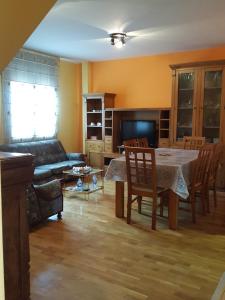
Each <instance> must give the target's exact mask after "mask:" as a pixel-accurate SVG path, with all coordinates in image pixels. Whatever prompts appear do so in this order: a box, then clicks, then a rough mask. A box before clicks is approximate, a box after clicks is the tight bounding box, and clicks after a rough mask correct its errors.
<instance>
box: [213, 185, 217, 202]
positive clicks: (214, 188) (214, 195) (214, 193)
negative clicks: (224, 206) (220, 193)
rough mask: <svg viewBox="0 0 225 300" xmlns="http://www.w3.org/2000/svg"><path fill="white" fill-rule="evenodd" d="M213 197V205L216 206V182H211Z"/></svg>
mask: <svg viewBox="0 0 225 300" xmlns="http://www.w3.org/2000/svg"><path fill="white" fill-rule="evenodd" d="M213 199H214V207H217V193H216V183H214V184H213Z"/></svg>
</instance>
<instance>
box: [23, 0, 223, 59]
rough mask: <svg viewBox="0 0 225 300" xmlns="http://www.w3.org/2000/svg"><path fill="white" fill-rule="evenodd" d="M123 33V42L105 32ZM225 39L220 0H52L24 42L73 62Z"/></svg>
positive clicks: (204, 45) (204, 44) (194, 46)
mask: <svg viewBox="0 0 225 300" xmlns="http://www.w3.org/2000/svg"><path fill="white" fill-rule="evenodd" d="M118 31H123V32H126V33H127V34H128V36H129V37H128V39H127V42H126V46H125V47H123V48H122V49H117V48H115V47H113V46H111V44H110V38H109V33H112V32H118ZM222 44H225V0H113V1H111V0H80V1H78V0H58V1H57V3H56V4H55V6H54V7H53V8H52V9H51V11H50V12H49V13H48V15H47V16H46V17H45V19H44V20H43V21H42V22H41V24H40V25H39V26H38V28H37V29H36V30H35V32H34V33H33V34H32V35H31V36H30V38H29V39H28V40H27V42H26V43H25V45H24V46H25V47H26V48H31V49H35V50H39V51H42V52H47V53H51V54H55V55H58V56H60V57H64V58H68V59H71V60H75V61H83V60H88V61H96V60H97V61H99V60H111V59H119V58H127V57H133V56H143V55H152V54H158V53H168V52H175V51H183V50H191V49H200V48H208V47H215V46H218V45H222Z"/></svg>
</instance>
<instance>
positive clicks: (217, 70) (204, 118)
mask: <svg viewBox="0 0 225 300" xmlns="http://www.w3.org/2000/svg"><path fill="white" fill-rule="evenodd" d="M170 67H171V69H172V75H173V87H172V118H171V119H172V122H173V124H172V136H171V138H172V140H171V142H172V144H174V145H177V146H179V145H181V141H182V139H183V136H204V137H206V140H207V142H210V143H216V142H219V141H220V142H225V130H224V126H225V99H224V98H225V97H224V95H225V61H212V62H198V63H189V64H181V65H171V66H170Z"/></svg>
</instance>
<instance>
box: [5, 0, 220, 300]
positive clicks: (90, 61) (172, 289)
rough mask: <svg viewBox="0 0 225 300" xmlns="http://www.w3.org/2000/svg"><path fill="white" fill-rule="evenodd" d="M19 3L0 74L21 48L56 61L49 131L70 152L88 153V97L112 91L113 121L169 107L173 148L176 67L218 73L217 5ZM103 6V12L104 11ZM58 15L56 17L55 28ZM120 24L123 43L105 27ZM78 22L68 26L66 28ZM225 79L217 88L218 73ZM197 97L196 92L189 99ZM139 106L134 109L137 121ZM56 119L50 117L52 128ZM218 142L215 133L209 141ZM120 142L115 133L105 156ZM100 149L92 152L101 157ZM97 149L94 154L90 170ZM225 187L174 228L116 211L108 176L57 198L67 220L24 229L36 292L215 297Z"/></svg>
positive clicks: (11, 15)
mask: <svg viewBox="0 0 225 300" xmlns="http://www.w3.org/2000/svg"><path fill="white" fill-rule="evenodd" d="M23 2H24V5H22V4H21V3H20V4H15V3H13V1H6V2H5V3H4V7H3V10H2V14H3V15H2V16H1V20H3V24H2V25H1V36H2V40H3V41H4V43H2V46H1V47H2V48H1V58H0V66H1V76H2V78H3V79H4V72H5V70H6V69H7V66H8V65H9V63H10V62H11V61H12V60H13V58H15V55H16V54H18V53H19V52H18V51H19V50H20V49H22V48H25V51H28V53H29V51H30V52H31V53H32V54H34V55H35V53H38V54H40V53H41V55H43V56H44V55H46V57H49V58H50V59H51V58H52V57H53V58H54V59H56V61H57V66H58V67H57V68H56V69H57V70H58V87H57V91H58V101H59V102H58V106H57V109H58V111H57V113H56V115H57V130H56V134H55V135H54V138H57V140H59V141H60V142H61V143H62V145H63V147H64V149H65V151H66V153H71V152H72V153H85V152H86V154H87V155H88V156H89V153H87V149H86V148H87V146H86V136H85V135H86V129H87V128H86V127H87V126H88V125H89V124H87V121H86V115H85V113H84V112H85V109H86V108H85V97H83V95H87V94H88V95H92V94H93V95H94V94H95V93H100V94H104V93H111V94H115V98H114V104H113V106H112V107H110V106H109V108H110V109H112V113H113V116H114V121H113V122H114V123H115V122H116V121H115V120H118V119H116V118H118V116H120V117H119V118H121V120H122V118H123V114H124V115H125V112H126V113H127V114H128V113H129V112H132V113H130V115H132V114H134V113H133V112H141V111H142V110H144V111H145V113H146V114H148V113H149V114H151V113H152V111H155V110H156V111H157V110H161V109H167V110H170V111H171V112H172V113H171V117H170V122H171V124H170V127H169V130H170V131H169V136H168V144H167V146H166V148H169V147H170V146H174V148H177V147H178V148H179V145H178V144H179V142H180V141H178V140H177V141H175V140H176V134H177V133H176V132H175V129H174V128H175V127H176V126H175V119H176V117H175V114H174V111H175V106H174V105H175V104H174V98H175V97H174V95H175V91H174V89H176V83H175V80H174V78H175V75H174V74H175V73H176V72H178V73H179V72H180V70H182V69H184V68H186V72H187V70H188V69H189V70H193V68H195V69H196V70H198V73H196V74H197V76H198V84H199V82H200V81H201V76H202V72H203V71H202V70H207V68H209V69H210V70H215V69H216V68H218V69H219V70H222V71H221V72H224V60H225V40H224V37H223V28H224V26H223V25H224V24H223V19H224V4H223V1H220V0H217V1H214V3H212V1H209V0H207V4H206V3H205V2H203V1H192V2H189V3H186V2H182V3H181V2H180V1H175V0H173V1H172V0H171V1H170V4H169V5H168V3H165V1H160V3H158V4H157V3H155V2H154V1H145V0H143V1H130V2H129V1H120V2H119V1H118V2H116V3H110V1H106V3H102V1H97V0H96V1H51V0H48V1H46V2H45V4H40V3H39V1H33V3H29V2H30V1H25V0H24V1H23ZM140 2H141V4H140ZM178 2H179V3H178ZM116 5H118V8H116ZM151 6H153V7H154V9H152V10H151ZM100 8H101V9H102V11H103V9H104V12H105V14H102V15H104V17H102V18H100V11H101V9H100ZM107 9H108V11H109V13H108V14H107V13H106V11H107ZM76 10H77V13H76ZM89 10H90V11H89ZM48 11H49V12H48ZM3 12H4V13H3ZM35 12H36V13H35ZM45 15H46V16H45ZM106 16H107V17H106ZM149 16H150V17H149ZM54 17H55V18H56V19H55V20H56V21H57V22H59V21H60V22H61V23H60V22H59V23H58V26H59V27H56V25H55V23H54ZM116 17H117V19H116V20H115V21H114V22H113V18H116ZM10 19H11V20H13V22H12V23H9V20H10ZM42 19H43V21H42V22H41V20H42ZM148 19H149V20H148ZM67 21H68V23H67ZM40 22H41V23H40ZM73 22H74V23H73ZM39 23H40V24H39ZM119 23H121V24H119ZM16 24H17V25H16ZM48 25H49V27H48ZM110 25H111V28H109V27H110ZM112 25H114V26H112ZM115 25H123V28H122V29H121V30H122V33H126V36H125V45H124V47H122V48H121V49H116V48H115V45H112V40H111V39H112V37H111V36H110V33H112V32H116V31H112V30H115V28H116V26H115ZM16 26H18V27H17V28H18V30H17V29H16V30H15V28H16ZM73 26H74V28H76V30H75V29H74V31H75V33H74V35H71V36H69V33H71V32H73V29H72V28H73ZM79 26H80V27H79ZM107 26H108V27H107ZM46 28H47V30H49V31H48V32H47V31H45V30H46ZM54 28H55V29H54ZM194 28H195V30H194ZM55 30H56V31H55ZM63 30H65V32H64V35H65V36H64V38H65V39H64V40H63V37H62V35H63ZM85 30H86V36H85ZM17 31H18V32H17ZM79 31H80V32H81V33H82V34H81V33H79ZM11 36H13V39H14V40H13V42H12V39H11V38H10V37H11ZM48 39H49V43H47V40H48ZM66 39H67V40H66ZM73 39H74V41H73ZM71 41H72V42H71ZM7 42H8V44H7ZM95 43H96V44H95ZM3 44H4V45H3ZM56 44H58V47H56ZM64 45H65V47H64ZM66 47H67V50H68V52H65V48H66ZM82 47H83V48H82ZM85 47H86V49H85ZM73 48H74V49H73ZM22 51H23V50H22ZM76 51H77V52H76ZM213 68H214V69H213ZM199 70H200V71H199ZM191 72H192V71H191ZM178 73H176V74H178ZM222 80H223V81H222V86H224V76H223V79H222ZM3 81H4V80H3ZM3 81H2V82H3ZM199 85H200V84H199ZM1 89H4V82H3V83H2V87H1ZM201 93H202V91H200V90H198V92H197V95H196V96H195V97H196V99H197V98H200V97H202V96H201ZM3 95H4V91H3ZM172 95H173V96H172ZM221 97H222V98H221V99H222V100H221V127H220V141H221V142H224V141H225V135H224V123H223V122H224V120H225V116H224V112H222V106H223V105H224V101H225V100H224V91H223V93H222V96H221ZM3 98H4V96H2V95H1V114H2V116H3V117H2V118H1V131H0V144H6V141H7V138H8V136H7V132H6V128H7V127H6V123H5V119H6V118H5V112H6V110H5V107H4V105H5V103H4V99H3ZM171 107H172V108H171ZM90 113H93V111H92V112H90ZM94 113H96V112H94ZM143 114H144V113H142V112H141V114H137V117H133V115H132V118H133V119H132V121H133V120H134V119H135V120H138V118H140V115H141V116H142V115H143ZM200 115H201V107H200V106H199V108H198V107H197V117H196V120H197V121H196V124H194V125H193V127H194V130H196V131H197V130H198V128H197V127H198V126H199V127H200V125H199V124H200V123H201V122H202V120H201V117H200ZM46 118H48V116H47V117H46ZM51 118H52V117H51V116H50V114H49V124H50V121H51ZM53 118H54V117H53ZM124 118H125V117H124ZM143 119H145V117H144V118H143ZM121 120H120V119H119V121H118V124H119V123H121ZM198 121H199V123H198ZM157 122H158V121H156V126H158V123H157ZM164 122H165V120H164ZM166 122H167V121H166ZM46 123H48V122H46ZM104 123H105V121H104ZM96 124H97V123H96ZM113 126H114V125H113ZM115 126H116V125H115ZM118 126H119V125H118ZM46 128H47V125H46ZM157 128H158V127H157ZM164 129H165V128H164ZM96 130H99V129H96ZM91 132H94V129H93V128H91ZM199 132H200V131H199ZM118 134H119V133H118ZM118 134H117V135H118ZM93 136H94V137H95V134H93ZM94 137H93V138H94ZM113 138H114V139H115V137H113ZM206 138H207V137H206ZM210 138H211V137H210ZM19 139H20V137H18V139H16V142H17V143H18V140H19ZM217 140H218V137H217V136H215V137H214V140H213V138H212V139H211V140H210V142H212V141H213V142H215V143H216V141H217ZM174 141H175V142H174ZM14 142H15V140H14ZM91 142H95V141H94V140H92V141H91ZM176 142H177V144H176ZM120 144H122V142H121V143H120V141H119V138H118V137H117V140H116V142H115V145H114V146H113V147H114V149H112V147H111V150H112V151H111V152H113V153H115V151H114V150H115V148H116V147H117V146H119V145H120ZM175 144H176V145H175ZM171 148H173V147H171ZM102 152H103V151H100V152H98V155H99V153H100V157H102ZM111 152H110V153H111ZM96 153H97V152H96V151H95V154H96ZM164 154H165V153H164ZM96 157H97V158H98V156H95V157H94V159H93V158H92V161H91V160H89V163H90V162H91V163H90V164H91V165H92V166H93V165H94V164H95V163H96V161H97V159H96V161H95V158H96ZM106 157H107V156H106ZM111 158H112V157H111ZM111 158H110V159H111ZM89 159H90V157H89ZM222 174H224V173H222ZM224 183H225V182H224V178H223V175H221V178H220V189H218V190H219V191H218V193H217V194H218V205H217V207H216V208H214V207H213V205H211V209H210V213H207V215H206V216H202V215H201V213H200V214H199V212H197V223H196V224H192V220H191V215H190V212H182V211H181V212H180V211H179V220H178V228H177V229H176V230H171V229H169V228H171V227H170V225H171V224H170V223H169V221H168V219H165V218H159V220H158V218H157V226H156V232H154V231H153V230H152V229H151V227H150V222H151V217H149V216H145V215H140V216H139V214H137V209H136V207H135V209H134V212H133V211H132V214H133V215H134V216H133V215H132V222H131V225H130V226H128V225H127V224H126V221H124V220H123V219H121V218H116V217H115V195H116V189H115V183H114V182H112V181H108V180H107V181H105V184H104V193H102V191H98V192H96V193H93V194H91V195H90V199H89V200H88V201H86V200H84V199H83V198H82V197H81V198H80V199H79V198H75V197H74V198H73V197H68V198H67V197H65V195H64V208H63V212H62V220H58V219H57V217H56V216H54V217H52V218H50V219H49V220H48V221H47V222H44V224H42V225H38V226H37V227H35V228H34V229H32V230H31V233H30V255H31V262H30V265H31V299H33V300H35V299H53V298H54V299H164V298H166V299H210V298H211V297H212V295H213V293H214V291H215V289H216V287H217V285H218V282H219V280H220V278H221V277H222V274H223V272H224V266H223V265H224V254H223V253H224V252H223V251H224V233H225V230H224V216H225V211H224V208H225V204H224V192H223V188H224V186H223V184H224ZM210 195H212V194H210ZM125 198H126V196H125ZM211 200H212V199H211ZM125 201H126V199H125ZM211 204H212V203H211ZM125 213H126V210H125ZM180 217H181V218H180ZM133 218H134V220H133ZM168 224H169V225H168ZM2 299H3V298H2ZM215 299H216V298H215ZM217 299H220V298H217ZM221 299H222V298H221ZM7 300H8V299H7ZM22 300H23V299H22Z"/></svg>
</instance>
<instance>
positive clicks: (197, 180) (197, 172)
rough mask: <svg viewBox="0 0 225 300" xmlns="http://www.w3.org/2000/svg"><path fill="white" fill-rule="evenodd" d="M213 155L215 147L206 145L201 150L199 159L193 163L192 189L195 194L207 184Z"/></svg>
mask: <svg viewBox="0 0 225 300" xmlns="http://www.w3.org/2000/svg"><path fill="white" fill-rule="evenodd" d="M213 154H214V145H212V144H208V145H205V146H203V147H202V148H201V149H200V151H199V154H198V158H197V159H196V160H195V161H194V162H193V164H192V173H191V189H192V191H193V192H194V190H196V189H198V188H199V187H202V186H203V185H205V184H206V183H207V180H208V176H209V171H210V168H211V164H212V158H213Z"/></svg>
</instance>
